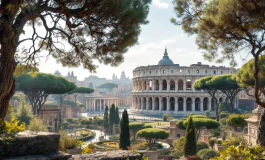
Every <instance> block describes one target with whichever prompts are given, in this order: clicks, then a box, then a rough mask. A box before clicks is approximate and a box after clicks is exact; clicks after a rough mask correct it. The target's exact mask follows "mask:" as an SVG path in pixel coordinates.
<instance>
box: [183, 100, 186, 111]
mask: <svg viewBox="0 0 265 160" xmlns="http://www.w3.org/2000/svg"><path fill="white" fill-rule="evenodd" d="M186 111H187V108H186V97H183V112H185V113H186Z"/></svg>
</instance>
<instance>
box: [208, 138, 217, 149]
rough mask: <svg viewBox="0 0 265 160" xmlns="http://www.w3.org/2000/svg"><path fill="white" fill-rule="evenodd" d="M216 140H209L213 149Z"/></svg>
mask: <svg viewBox="0 0 265 160" xmlns="http://www.w3.org/2000/svg"><path fill="white" fill-rule="evenodd" d="M215 142H216V140H215V139H209V140H208V143H209V145H210V146H211V147H212V149H213V146H214V144H215Z"/></svg>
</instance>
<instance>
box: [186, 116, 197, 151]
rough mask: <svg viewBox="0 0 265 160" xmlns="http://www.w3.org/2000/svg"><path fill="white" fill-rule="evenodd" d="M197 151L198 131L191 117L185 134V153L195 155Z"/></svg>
mask: <svg viewBox="0 0 265 160" xmlns="http://www.w3.org/2000/svg"><path fill="white" fill-rule="evenodd" d="M196 152H197V147H196V132H195V127H194V125H193V122H192V117H191V116H190V117H189V120H188V126H187V129H186V134H185V145H184V155H185V156H188V155H190V156H191V155H195V154H196Z"/></svg>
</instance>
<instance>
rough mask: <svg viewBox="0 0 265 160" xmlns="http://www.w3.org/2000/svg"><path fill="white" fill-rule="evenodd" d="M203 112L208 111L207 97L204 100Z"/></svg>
mask: <svg viewBox="0 0 265 160" xmlns="http://www.w3.org/2000/svg"><path fill="white" fill-rule="evenodd" d="M203 110H204V111H206V110H208V98H207V97H205V98H203Z"/></svg>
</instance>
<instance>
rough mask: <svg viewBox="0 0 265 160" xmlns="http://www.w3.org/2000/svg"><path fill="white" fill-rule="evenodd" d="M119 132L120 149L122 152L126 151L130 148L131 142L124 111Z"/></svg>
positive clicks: (127, 118)
mask: <svg viewBox="0 0 265 160" xmlns="http://www.w3.org/2000/svg"><path fill="white" fill-rule="evenodd" d="M120 130H121V133H120V148H121V149H122V150H128V148H129V147H130V146H131V142H130V130H129V117H128V113H127V110H126V109H125V110H124V111H123V113H122V117H121V122H120Z"/></svg>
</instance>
